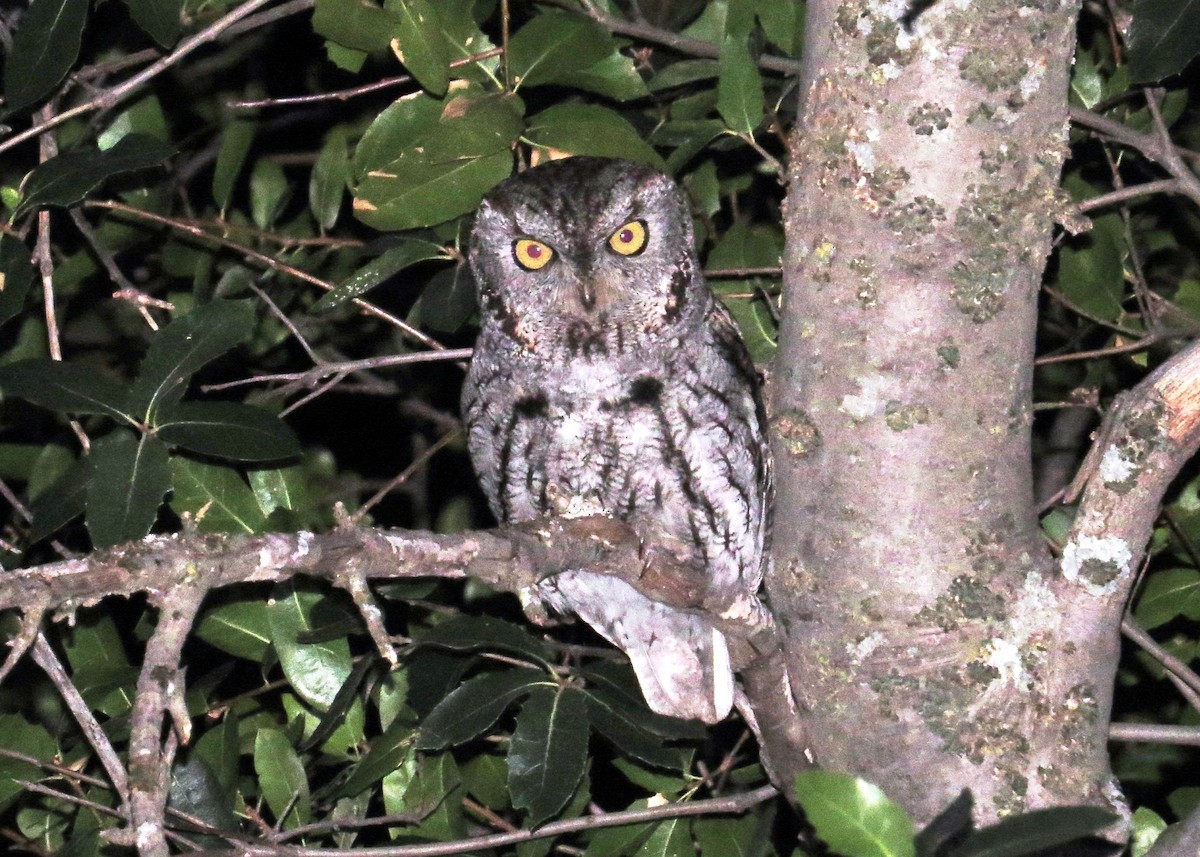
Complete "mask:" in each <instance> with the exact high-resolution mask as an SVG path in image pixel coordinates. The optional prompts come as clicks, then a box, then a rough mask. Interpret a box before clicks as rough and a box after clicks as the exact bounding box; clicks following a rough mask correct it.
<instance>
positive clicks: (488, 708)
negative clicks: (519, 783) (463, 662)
mask: <svg viewBox="0 0 1200 857" xmlns="http://www.w3.org/2000/svg"><path fill="white" fill-rule="evenodd" d="M545 683H546V675H545V673H541V672H538V671H537V670H525V669H517V670H506V671H504V672H496V673H486V674H484V675H480V676H475V678H473V679H471V680H469V681H467V682H464V683H463V684H462V685H461V686H459V687H458V688H456V689H455V690H454V692H453V693H451V694H450V695H449V696H447V697H446V698H445V699H443V700H442V701H441V703H440V704H438V706H437V707H436V708H434V709H433V711H431V712H429V716H427V717H426V718H425V720H424V722H422V723H421V736H420V738H418V740H417V748H418V749H420V750H441V749H443V748H445V747H451V746H454V745H456V744H461V743H462V742H464V741H469V740H470V739H472V738H474V737H475V736H477V735H479V734H480V733H482V732H483V731H484V730H485V729H487V728H488V727H489V726H491V725H492V724H493V723H495V722H496V720H497V718H499V717H500V715H501V714H503V713H504V711H505V709H507V708H508V706H509V705H511V704H512V702H513V701H514V700H516V699H519V698H520V697H522V696H524V695H526V694H528V693H529V692H530V691H531V690H532V689H533V688H536V687H539V686H540V685H543V684H545Z"/></svg>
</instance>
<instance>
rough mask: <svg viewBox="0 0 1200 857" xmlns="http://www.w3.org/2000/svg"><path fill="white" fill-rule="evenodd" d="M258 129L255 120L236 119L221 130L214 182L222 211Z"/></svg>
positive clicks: (218, 203) (230, 195)
mask: <svg viewBox="0 0 1200 857" xmlns="http://www.w3.org/2000/svg"><path fill="white" fill-rule="evenodd" d="M256 130H257V129H256V128H255V126H254V123H253V122H249V121H247V120H243V119H235V120H234V121H232V122H230V123H229V124H227V125H226V126H225V127H224V128H223V129H222V131H221V148H220V149H219V150H218V151H217V164H216V167H215V168H214V169H213V183H212V191H213V202H215V203H216V204H217V208H219V209H221V211H225V209H226V208H227V207H228V206H229V200H230V199H231V198H232V197H233V189H234V186H235V185H236V183H237V177H238V174H239V173H240V172H241V171H242V167H243V166H245V164H246V156H247V155H248V154H250V144H251V143H252V142H254V134H255V131H256Z"/></svg>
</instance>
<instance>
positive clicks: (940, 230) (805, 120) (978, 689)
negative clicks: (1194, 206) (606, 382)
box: [768, 0, 1117, 821]
mask: <svg viewBox="0 0 1200 857" xmlns="http://www.w3.org/2000/svg"><path fill="white" fill-rule="evenodd" d="M904 9H905V7H904V6H903V5H902V4H883V3H874V2H828V0H818V2H813V3H810V4H809V7H808V14H809V18H808V21H809V23H808V28H807V38H808V41H807V44H806V46H805V56H806V57H807V58H808V60H807V62H808V66H807V74H806V79H805V80H804V81H803V82H802V91H803V95H802V99H803V101H802V107H801V114H800V117H799V120H798V123H797V127H796V130H795V133H794V137H793V142H792V154H793V160H792V166H791V173H790V177H789V178H790V189H789V196H788V207H787V220H786V225H785V228H786V231H787V238H788V255H787V257H786V258H785V260H784V261H785V293H784V319H783V330H782V337H781V349H780V355H779V367H778V369H777V371H776V373H775V377H774V390H773V398H774V408H773V412H774V417H773V419H774V424H773V428H774V430H775V438H776V459H777V462H778V472H779V478H778V506H777V508H778V512H779V514H778V517H777V521H778V524H777V534H776V574H775V576H774V577H773V578H772V579H771V580H770V581H769V582H768V590H769V595H770V597H771V599H772V603H773V606H774V608H775V610H776V612H777V615H779V616H781V617H782V616H786V617H789V619H788V620H786V621H785V620H781V622H782V623H783V624H784V625H785V628H786V634H787V637H788V641H789V643H788V645H789V660H790V664H791V670H790V671H791V676H792V680H793V686H794V688H795V691H796V693H797V696H798V698H799V699H800V700H801V703H802V705H803V706H804V707H805V709H806V713H805V719H806V720H807V726H808V729H809V734H810V740H811V742H812V746H813V749H814V752H815V753H816V756H817V760H818V762H819V763H820V764H821V765H822V766H825V767H828V768H831V769H834V770H844V771H852V772H856V773H859V774H862V775H863V776H865V777H868V778H870V779H871V780H873V781H874V782H876V783H878V784H880V785H881V786H883V787H884V788H885V789H886V790H887V791H888V793H889V794H890V795H891V796H892V797H893V798H895V799H897V800H899V801H900V802H901V803H902V804H904V805H905V806H906V807H907V808H908V809H909V810H910V811H911V812H912V813H913V814H914V815H915V817H916V818H917V819H918V820H922V821H928V820H929V819H930V818H932V817H933V816H934V815H935V814H936V813H937V812H938V811H939V810H941V809H942V808H943V807H945V806H946V805H947V804H949V803H950V801H951V800H952V799H953V798H954V797H955V796H956V795H957V794H958V793H959V792H960V790H961V789H963V788H964V787H965V788H969V789H970V790H971V791H972V793H973V794H974V797H975V801H976V808H977V814H978V817H979V820H980V821H987V820H990V819H993V818H995V817H997V816H999V815H1004V814H1008V813H1011V812H1016V811H1020V810H1022V809H1028V808H1034V807H1039V806H1047V805H1055V804H1062V803H1079V802H1081V801H1091V802H1097V803H1102V802H1105V801H1106V795H1108V794H1110V792H1111V787H1110V777H1109V772H1108V767H1107V759H1106V756H1105V755H1104V752H1103V750H1104V729H1105V727H1106V725H1107V710H1108V707H1107V706H1108V692H1109V690H1108V687H1101V686H1099V684H1098V683H1097V682H1095V681H1090V680H1087V676H1088V675H1089V671H1088V670H1087V669H1086V668H1085V669H1083V670H1082V671H1081V670H1080V668H1079V664H1078V663H1077V661H1079V660H1081V659H1093V662H1096V663H1098V662H1105V663H1108V664H1111V662H1113V661H1115V654H1116V645H1117V636H1116V634H1117V630H1116V627H1115V626H1113V627H1110V628H1106V629H1104V632H1103V633H1102V634H1099V635H1093V636H1091V637H1089V639H1088V646H1089V649H1087V650H1086V653H1080V652H1076V653H1075V656H1074V657H1073V658H1070V659H1068V660H1069V663H1068V664H1063V663H1062V662H1061V660H1059V661H1056V660H1054V658H1055V657H1056V656H1059V655H1062V654H1063V653H1064V651H1065V650H1066V649H1068V648H1072V647H1073V645H1078V641H1077V640H1075V639H1074V638H1073V637H1071V635H1066V637H1063V636H1061V635H1059V633H1058V628H1057V627H1056V626H1057V625H1058V622H1057V618H1056V611H1057V610H1058V609H1059V607H1060V605H1059V604H1058V603H1057V600H1056V597H1055V593H1054V591H1053V589H1052V584H1053V582H1054V580H1055V574H1056V569H1055V563H1054V560H1053V558H1052V556H1051V555H1050V553H1049V552H1048V550H1047V548H1046V547H1045V545H1044V543H1043V541H1042V538H1041V535H1040V532H1039V528H1038V522H1037V519H1036V515H1035V506H1034V502H1033V495H1032V476H1031V456H1030V413H1031V406H1032V399H1031V381H1032V369H1033V346H1034V335H1035V329H1036V316H1037V306H1036V301H1037V293H1038V287H1039V284H1040V279H1041V274H1042V269H1043V266H1044V263H1045V259H1046V256H1047V254H1048V252H1049V249H1050V240H1051V234H1052V226H1053V218H1054V214H1055V210H1056V208H1057V207H1058V206H1059V203H1058V202H1057V200H1058V198H1059V197H1058V190H1057V188H1058V178H1059V172H1060V169H1061V165H1062V161H1063V156H1064V153H1065V151H1066V149H1065V137H1064V131H1065V127H1066V105H1067V82H1068V69H1069V63H1070V58H1071V54H1072V49H1073V40H1074V29H1073V28H1074V16H1075V9H1074V7H1073V6H1071V5H1070V4H1059V3H1053V2H1044V3H1043V2H1036V3H1035V2H1027V3H1024V4H1013V3H1007V2H1003V0H978V1H977V2H960V3H938V4H935V5H933V6H932V7H930V8H928V9H927V10H926V11H924V12H923V13H921V14H920V15H919V17H918V18H917V19H916V21H915V22H913V23H912V27H911V30H910V29H908V28H906V24H905V23H904V22H902V21H900V20H898V16H899V15H901V14H903V13H904ZM1106 668H1111V667H1106ZM1058 670H1064V671H1066V672H1064V673H1063V674H1064V675H1071V676H1080V675H1083V676H1085V678H1084V679H1081V680H1079V681H1075V682H1072V683H1071V684H1070V685H1069V686H1068V687H1067V688H1066V689H1063V688H1062V687H1061V686H1060V685H1061V683H1060V682H1050V681H1049V678H1050V677H1051V674H1052V673H1055V671H1058ZM1050 688H1053V692H1050ZM1051 748H1054V750H1053V752H1051Z"/></svg>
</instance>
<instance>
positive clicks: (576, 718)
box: [508, 687, 588, 826]
mask: <svg viewBox="0 0 1200 857" xmlns="http://www.w3.org/2000/svg"><path fill="white" fill-rule="evenodd" d="M587 741H588V718H587V704H586V703H585V702H584V698H583V694H582V693H580V692H579V691H578V690H575V689H573V688H570V687H559V688H557V689H555V688H549V687H545V688H541V687H539V688H536V689H535V690H534V691H533V692H532V693H531V694H530V695H529V698H528V699H527V700H526V701H525V704H524V705H523V706H522V707H521V713H520V714H519V715H517V726H516V729H514V730H513V735H512V741H511V742H510V744H509V748H508V787H509V791H510V792H511V793H512V803H513V806H514V807H516V808H517V809H525V810H528V811H529V823H530V824H531V825H535V826H536V825H538V824H541V823H542V822H543V821H545V820H546V819H548V818H550V817H551V816H553V815H554V814H555V813H557V812H558V811H559V810H560V809H562V808H563V806H564V805H565V804H566V802H567V800H568V799H570V797H571V794H572V793H573V792H574V791H575V786H576V785H577V784H578V783H579V779H580V777H582V776H583V769H584V765H585V763H586V762H587Z"/></svg>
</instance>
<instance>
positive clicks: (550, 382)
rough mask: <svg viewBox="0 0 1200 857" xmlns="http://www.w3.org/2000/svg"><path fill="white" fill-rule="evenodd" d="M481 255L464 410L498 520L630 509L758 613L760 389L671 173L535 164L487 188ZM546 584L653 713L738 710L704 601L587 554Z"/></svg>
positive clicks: (763, 446) (762, 487) (477, 233)
mask: <svg viewBox="0 0 1200 857" xmlns="http://www.w3.org/2000/svg"><path fill="white" fill-rule="evenodd" d="M470 263H471V268H472V271H473V273H474V275H475V280H476V283H477V287H478V290H479V298H480V306H481V308H482V313H483V328H482V330H481V332H480V335H479V340H478V342H477V343H476V347H475V356H474V358H473V360H472V362H471V368H470V372H469V373H468V376H467V381H466V385H465V387H464V389H463V399H462V404H463V414H464V416H465V419H466V423H467V427H468V430H469V445H470V450H471V457H472V460H473V461H474V464H475V468H476V470H477V471H478V474H479V478H480V482H481V483H482V485H483V490H484V492H485V494H486V495H487V497H488V501H489V503H490V504H491V507H492V511H493V512H494V513H495V514H496V517H497V518H498V519H499V520H501V521H521V520H527V519H530V518H534V517H537V516H540V515H544V514H548V513H559V514H567V515H576V516H577V515H585V514H596V513H601V512H602V513H607V514H610V515H612V516H614V517H617V518H620V519H623V520H627V521H629V522H631V523H632V524H633V526H634V528H635V529H636V530H637V532H638V534H639V536H640V537H641V538H642V540H643V542H645V543H647V544H651V545H655V546H661V547H665V548H666V549H667V550H668V551H670V552H672V553H674V554H676V555H680V556H684V557H686V558H688V560H689V561H690V562H692V563H694V564H696V565H698V566H699V567H700V568H702V569H703V570H704V571H705V572H706V573H707V576H708V580H709V594H710V595H711V596H713V598H712V600H713V601H714V602H715V603H719V604H724V605H728V608H729V609H728V610H727V611H726V612H727V614H728V615H731V616H736V615H739V614H741V615H744V614H747V613H749V612H751V611H752V610H754V609H756V605H757V600H756V599H755V598H754V593H755V591H756V590H757V589H758V585H759V582H760V581H761V579H762V574H763V567H764V562H765V559H764V556H765V549H766V545H765V542H766V541H767V539H768V538H769V530H770V509H769V501H770V485H771V463H770V453H769V450H768V447H767V441H766V431H765V422H764V417H763V411H762V405H761V401H760V399H759V394H758V386H757V380H756V376H755V373H754V368H753V366H752V364H751V362H750V359H749V355H748V354H747V352H746V349H745V346H744V345H743V343H742V341H741V338H740V336H739V334H738V331H737V328H736V327H735V326H734V323H733V321H732V320H731V319H730V317H729V314H728V313H727V312H726V310H725V308H724V307H723V306H722V305H721V304H720V303H719V302H718V301H717V300H716V299H715V298H714V297H713V295H712V292H711V291H710V290H709V288H708V286H707V285H705V283H704V279H703V277H702V276H701V274H700V270H699V265H698V263H697V260H696V251H695V242H694V239H693V237H692V220H691V216H690V214H689V212H688V209H687V205H686V203H685V200H684V197H683V195H682V193H681V192H680V191H679V189H678V188H677V187H676V186H675V184H674V182H672V181H671V179H670V178H669V177H667V176H666V175H664V174H662V173H660V172H657V171H655V170H652V169H650V168H648V167H645V166H641V165H638V164H633V163H629V162H625V161H611V160H604V159H598V158H582V157H578V158H571V159H568V160H563V161H554V162H552V163H549V164H546V165H543V166H539V167H536V168H534V169H532V170H529V171H527V172H525V173H524V174H522V175H520V176H517V177H514V178H512V179H509V180H508V181H506V182H504V183H503V184H501V185H500V186H499V187H497V188H496V189H495V190H493V191H492V192H491V194H489V195H488V197H487V198H486V199H485V200H484V201H483V204H482V205H481V206H480V209H479V213H478V215H477V216H476V220H475V226H474V230H473V232H472V235H471V242H470ZM534 595H535V597H537V598H539V599H541V600H542V601H544V602H546V603H547V604H549V605H550V606H551V607H552V608H554V609H555V610H557V611H559V612H574V613H576V614H577V615H579V616H580V617H581V618H583V619H584V620H585V621H586V622H588V623H589V624H590V625H592V627H594V628H595V629H596V630H597V631H599V632H600V633H601V634H603V635H604V636H605V637H607V638H608V639H609V640H611V641H612V642H613V643H615V644H616V645H618V646H620V647H621V648H622V649H624V650H625V652H626V653H627V654H628V655H629V658H630V660H631V661H632V663H633V666H634V669H635V671H636V673H637V676H638V680H639V682H640V684H641V687H642V691H643V693H644V695H645V697H646V700H647V702H648V703H649V704H650V707H651V708H653V709H654V710H656V711H659V712H661V713H665V714H672V715H675V716H679V717H695V718H699V719H701V720H705V721H710V722H712V721H715V720H718V719H720V718H722V717H724V716H725V715H726V714H727V713H728V712H729V707H730V704H731V700H732V694H733V676H732V672H731V670H730V666H729V658H728V651H727V648H726V644H725V639H724V637H723V636H722V635H721V634H720V632H718V631H716V630H715V629H713V628H712V626H711V624H710V623H709V622H708V621H706V620H705V619H703V617H701V616H696V615H691V614H687V613H680V612H676V611H672V610H669V609H668V608H664V607H661V606H660V605H658V604H656V603H655V602H653V601H650V600H649V599H647V598H645V597H644V596H642V595H641V594H639V593H638V592H637V591H636V590H635V589H633V588H632V587H631V586H629V585H628V584H626V583H624V582H623V581H621V580H618V579H616V578H612V577H605V576H602V575H597V574H594V573H589V572H586V571H581V570H577V571H567V572H565V573H563V574H560V575H557V576H555V577H552V578H549V579H548V580H546V581H544V582H543V583H542V584H540V585H539V586H538V591H537V592H536V593H534Z"/></svg>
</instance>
